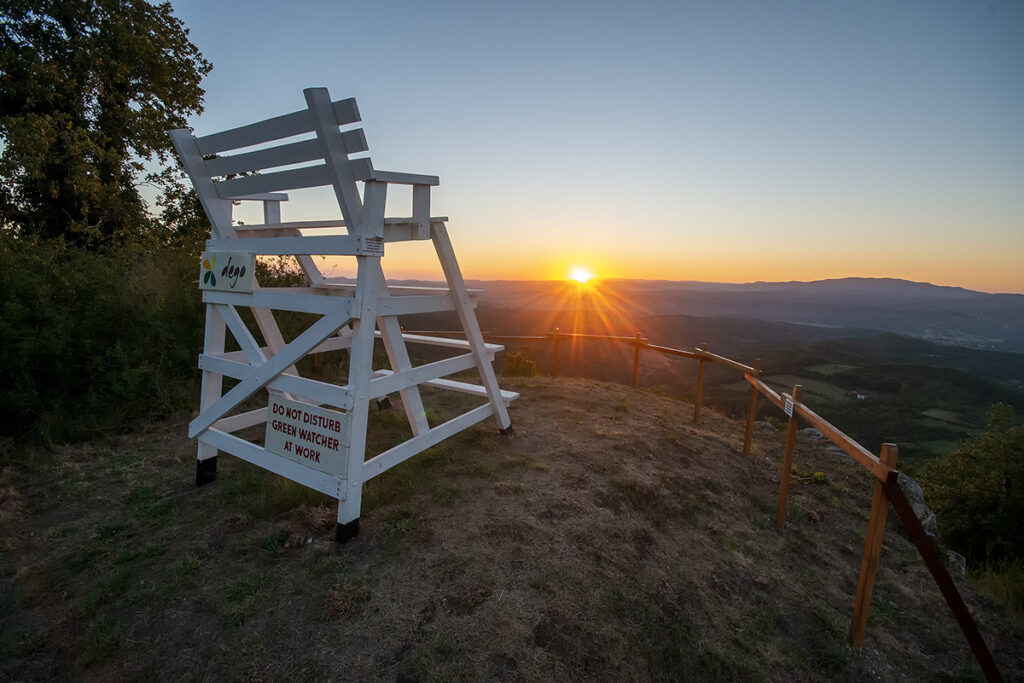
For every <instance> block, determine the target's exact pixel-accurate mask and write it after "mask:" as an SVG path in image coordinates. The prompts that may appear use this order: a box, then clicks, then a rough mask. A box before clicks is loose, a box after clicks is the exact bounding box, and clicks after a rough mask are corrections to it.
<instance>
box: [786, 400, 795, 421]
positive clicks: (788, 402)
mask: <svg viewBox="0 0 1024 683" xmlns="http://www.w3.org/2000/svg"><path fill="white" fill-rule="evenodd" d="M786 415H788V416H790V417H793V399H792V397H790V396H787V397H786Z"/></svg>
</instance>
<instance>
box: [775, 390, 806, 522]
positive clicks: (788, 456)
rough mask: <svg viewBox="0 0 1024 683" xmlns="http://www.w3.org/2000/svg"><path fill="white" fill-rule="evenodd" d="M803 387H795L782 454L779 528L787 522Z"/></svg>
mask: <svg viewBox="0 0 1024 683" xmlns="http://www.w3.org/2000/svg"><path fill="white" fill-rule="evenodd" d="M802 393H803V387H801V386H800V385H799V384H797V385H796V386H794V387H793V404H794V405H793V414H792V415H790V416H789V425H788V426H787V427H786V451H785V453H783V455H782V472H781V474H780V475H779V510H778V512H777V513H776V515H775V526H776V527H777V528H779V529H781V528H782V525H783V524H785V523H786V497H787V496H789V475H790V471H791V470H792V469H793V450H794V449H795V448H796V428H797V425H798V424H799V422H800V419H799V418H798V417H797V415H796V403H797V402H798V401H799V400H800V395H801V394H802Z"/></svg>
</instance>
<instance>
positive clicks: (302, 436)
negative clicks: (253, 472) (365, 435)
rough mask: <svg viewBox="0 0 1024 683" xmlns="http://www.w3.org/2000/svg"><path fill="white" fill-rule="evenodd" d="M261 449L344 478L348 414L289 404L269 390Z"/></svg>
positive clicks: (299, 404)
mask: <svg viewBox="0 0 1024 683" xmlns="http://www.w3.org/2000/svg"><path fill="white" fill-rule="evenodd" d="M263 447H264V448H265V449H266V450H267V451H269V452H270V453H276V454H277V455H280V456H283V457H285V458H288V459H289V460H294V461H295V462H300V463H302V464H303V465H306V466H307V467H312V468H313V469H315V470H320V471H321V472H326V473H328V474H333V475H334V476H336V477H341V478H344V477H345V474H346V472H347V471H348V415H347V414H346V413H340V412H338V411H335V410H326V409H324V408H320V407H319V406H314V405H310V404H308V403H302V402H300V401H290V400H288V399H286V398H285V397H284V396H281V395H280V394H279V393H278V392H276V391H272V392H270V402H269V403H268V404H267V433H266V438H265V439H264V440H263Z"/></svg>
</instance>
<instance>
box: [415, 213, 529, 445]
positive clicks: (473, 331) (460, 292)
mask: <svg viewBox="0 0 1024 683" xmlns="http://www.w3.org/2000/svg"><path fill="white" fill-rule="evenodd" d="M431 232H432V233H433V235H432V239H433V241H434V248H435V250H436V251H437V258H438V259H439V260H440V261H441V270H443V271H444V276H445V279H446V280H448V287H449V288H450V289H451V292H452V298H453V299H454V300H455V310H456V312H457V313H458V314H459V322H461V323H462V329H464V330H465V331H466V339H467V340H469V346H470V349H472V352H473V355H474V356H475V357H476V364H477V369H478V370H479V371H480V379H481V381H482V382H483V385H484V387H485V388H486V389H487V398H488V400H489V401H490V403H491V407H492V408H494V415H495V417H496V418H497V420H498V425H499V426H500V428H501V429H507V428H508V427H509V425H511V424H512V421H511V420H510V419H509V417H508V410H507V409H506V408H505V402H504V401H502V400H501V389H500V388H499V387H498V379H497V378H496V377H495V376H494V366H493V365H491V364H490V362H488V360H487V349H486V347H485V346H484V337H483V335H482V334H481V333H480V325H479V324H478V323H477V321H476V315H475V314H474V313H473V302H472V300H471V299H470V297H469V293H468V292H467V291H466V282H465V280H463V279H462V271H461V270H460V269H459V263H458V261H456V260H455V250H454V249H453V248H452V243H451V240H450V239H449V237H448V229H447V228H445V227H444V226H443V225H442V226H440V227H435V228H434V229H433V230H432V231H431Z"/></svg>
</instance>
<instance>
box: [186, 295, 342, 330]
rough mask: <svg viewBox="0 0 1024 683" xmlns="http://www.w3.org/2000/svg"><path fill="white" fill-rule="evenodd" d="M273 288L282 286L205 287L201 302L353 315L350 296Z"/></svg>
mask: <svg viewBox="0 0 1024 683" xmlns="http://www.w3.org/2000/svg"><path fill="white" fill-rule="evenodd" d="M274 289H284V288H276V287H275V288H273V289H260V290H257V291H255V292H248V293H245V292H217V291H214V290H212V289H206V290H203V302H204V303H208V304H231V305H232V306H256V307H259V308H272V309H274V310H276V311H296V312H298V313H320V314H327V313H334V312H338V311H343V312H344V314H345V316H347V317H348V318H352V317H353V314H352V298H351V297H340V296H326V295H323V294H294V293H291V292H276V291H274ZM343 322H344V321H343ZM339 327H340V325H339Z"/></svg>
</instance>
